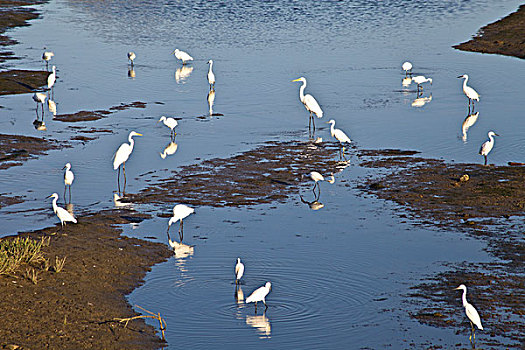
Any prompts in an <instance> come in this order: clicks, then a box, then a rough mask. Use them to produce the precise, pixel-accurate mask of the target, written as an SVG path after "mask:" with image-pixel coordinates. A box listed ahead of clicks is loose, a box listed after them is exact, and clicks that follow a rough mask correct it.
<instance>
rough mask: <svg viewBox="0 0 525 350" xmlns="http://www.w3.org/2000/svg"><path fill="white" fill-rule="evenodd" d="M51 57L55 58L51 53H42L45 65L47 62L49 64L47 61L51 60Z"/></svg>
mask: <svg viewBox="0 0 525 350" xmlns="http://www.w3.org/2000/svg"><path fill="white" fill-rule="evenodd" d="M53 56H55V54H54V53H53V52H51V51H46V52H44V53H43V54H42V59H43V60H44V61H46V63H47V62H49V60H51V58H52V57H53Z"/></svg>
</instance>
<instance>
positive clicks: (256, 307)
mask: <svg viewBox="0 0 525 350" xmlns="http://www.w3.org/2000/svg"><path fill="white" fill-rule="evenodd" d="M255 314H257V302H255Z"/></svg>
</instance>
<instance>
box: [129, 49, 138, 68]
mask: <svg viewBox="0 0 525 350" xmlns="http://www.w3.org/2000/svg"><path fill="white" fill-rule="evenodd" d="M135 58H137V55H135V52H133V51H130V52H128V60H129V61H130V64H131V66H132V67H133V60H135Z"/></svg>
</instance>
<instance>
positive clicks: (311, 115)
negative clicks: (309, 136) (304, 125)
mask: <svg viewBox="0 0 525 350" xmlns="http://www.w3.org/2000/svg"><path fill="white" fill-rule="evenodd" d="M310 117H311V118H312V125H313V126H314V133H315V119H314V115H313V114H310Z"/></svg>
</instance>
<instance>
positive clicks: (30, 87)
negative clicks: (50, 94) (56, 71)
mask: <svg viewBox="0 0 525 350" xmlns="http://www.w3.org/2000/svg"><path fill="white" fill-rule="evenodd" d="M48 75H49V73H48V72H45V71H32V70H16V69H14V70H9V71H6V72H0V95H12V94H25V93H30V92H33V91H34V90H38V89H39V88H41V87H42V86H44V85H46V84H47V76H48Z"/></svg>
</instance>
